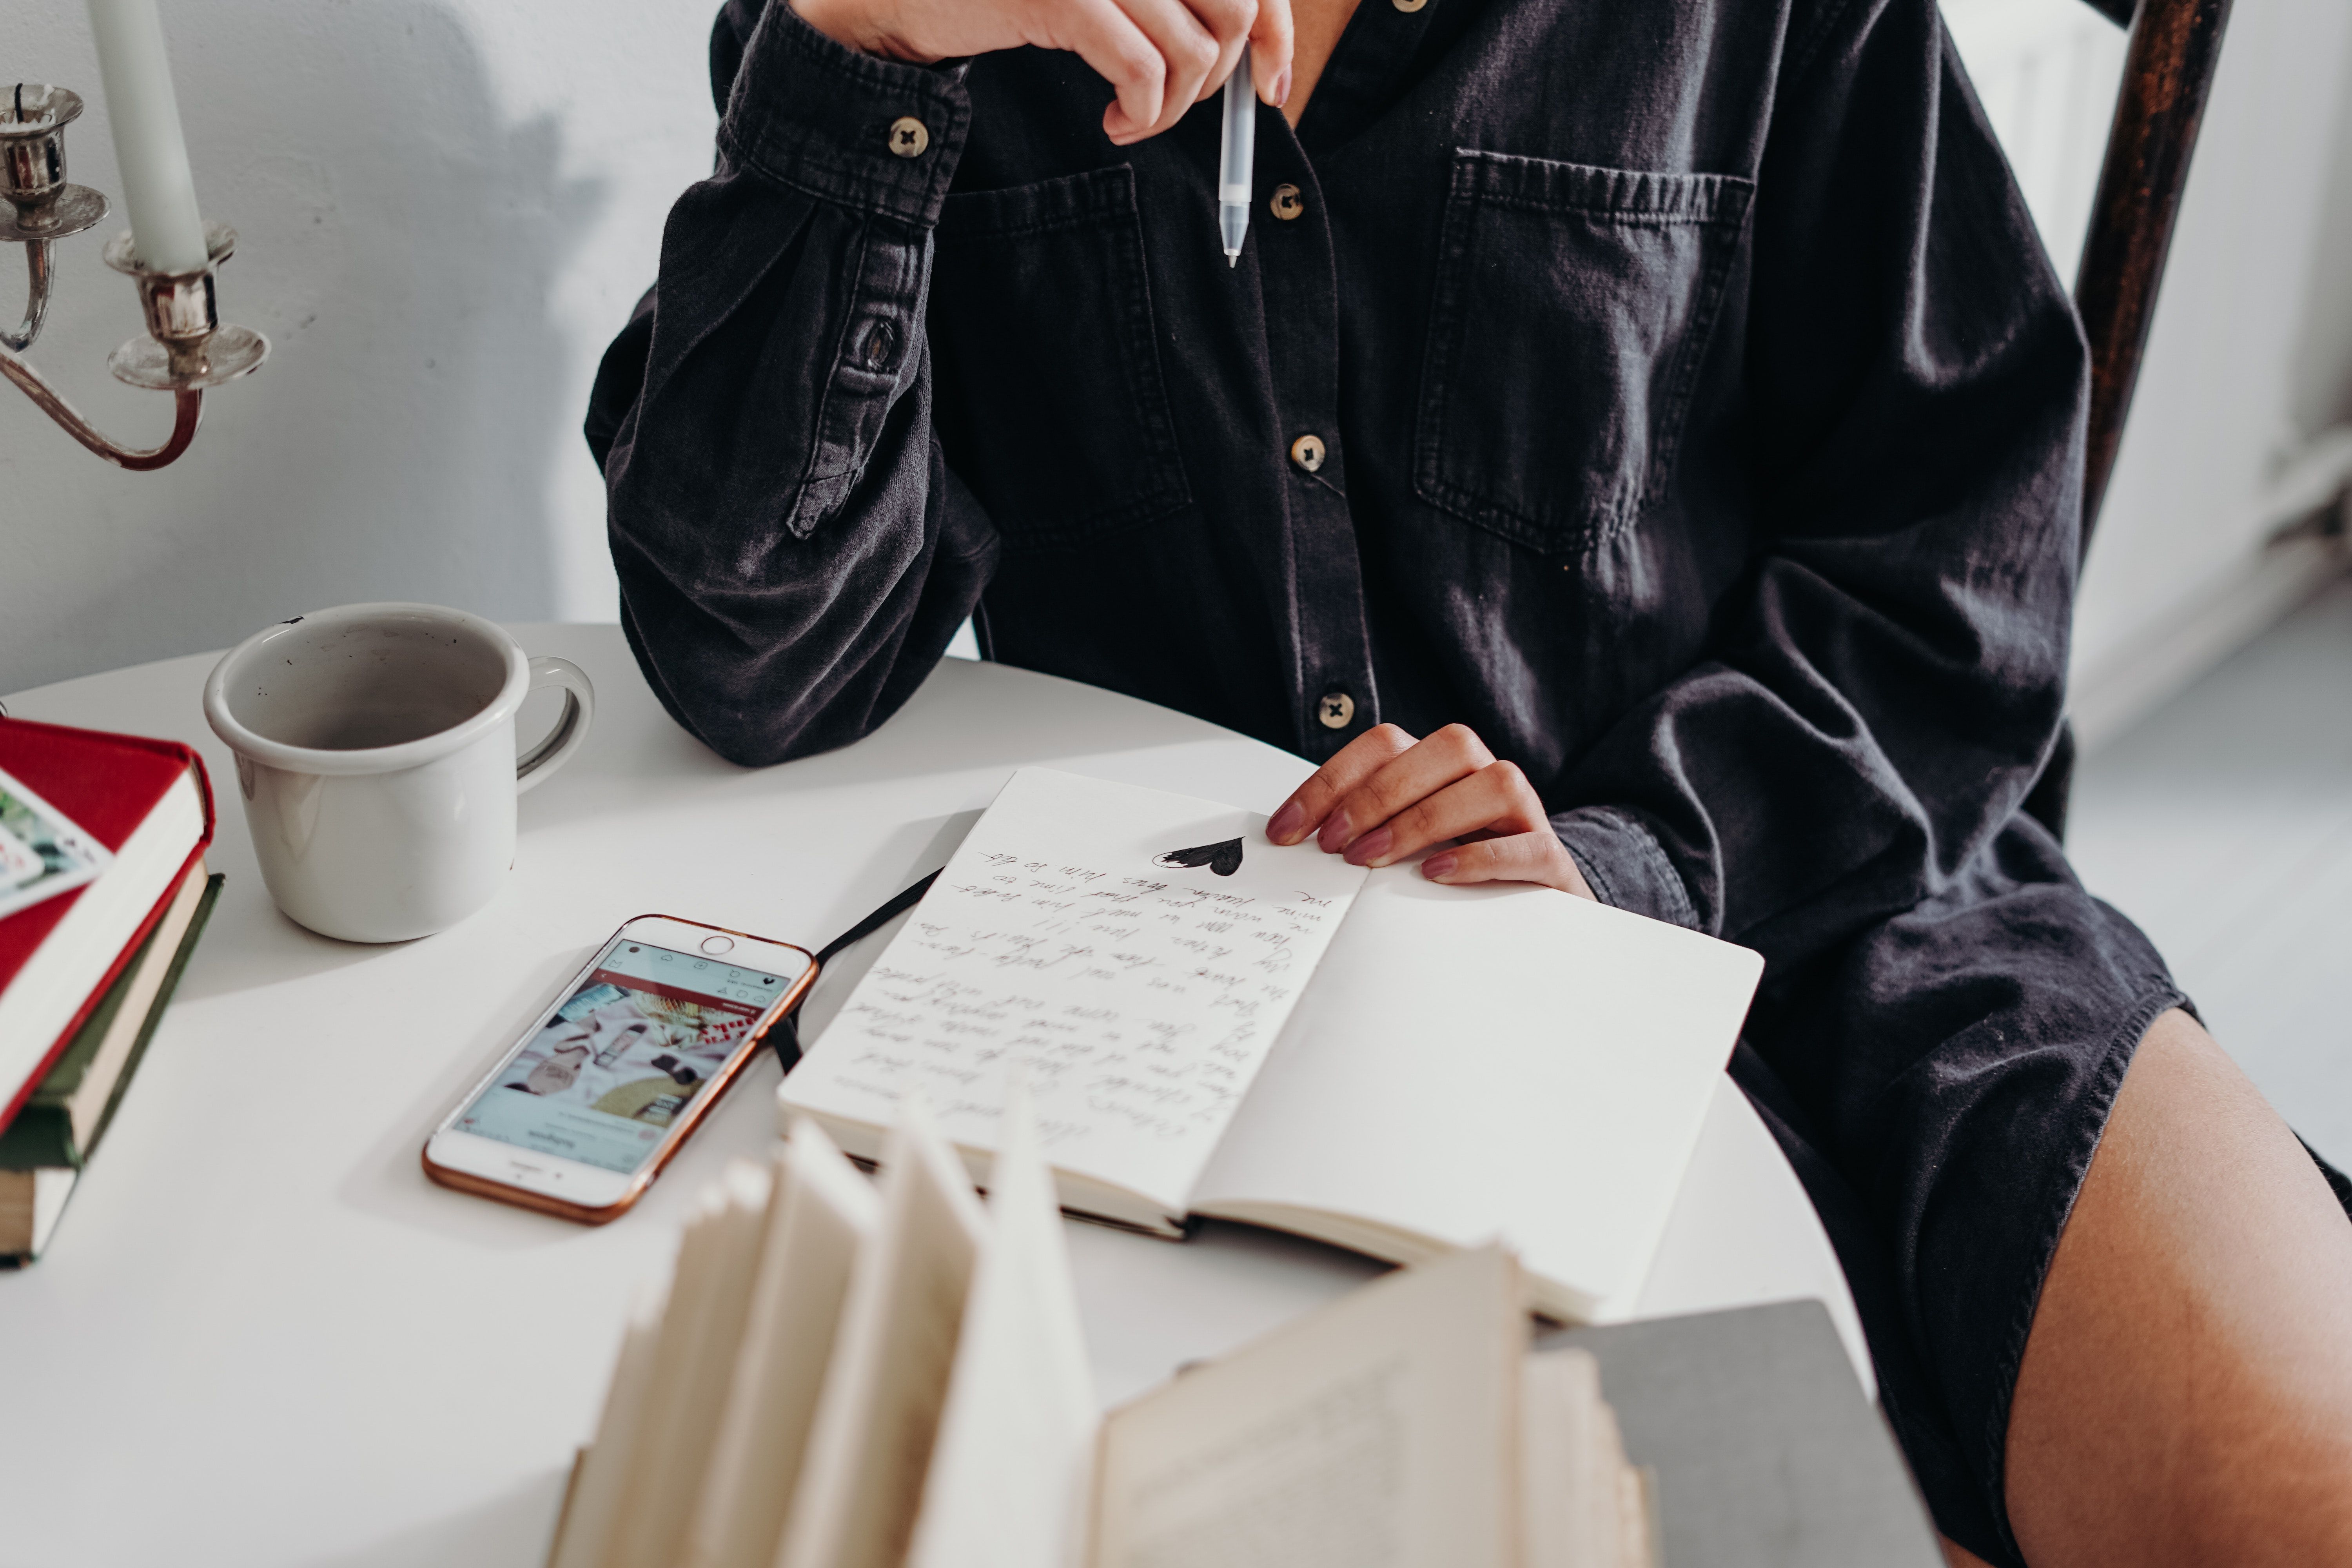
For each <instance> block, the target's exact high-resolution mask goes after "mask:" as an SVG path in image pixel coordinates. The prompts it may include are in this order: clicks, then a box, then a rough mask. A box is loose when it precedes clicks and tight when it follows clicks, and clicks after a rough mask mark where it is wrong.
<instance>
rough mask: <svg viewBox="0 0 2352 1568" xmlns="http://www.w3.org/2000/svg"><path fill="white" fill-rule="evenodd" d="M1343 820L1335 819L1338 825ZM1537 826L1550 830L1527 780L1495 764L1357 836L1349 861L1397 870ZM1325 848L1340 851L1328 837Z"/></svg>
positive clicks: (1349, 849) (1348, 848) (1509, 766)
mask: <svg viewBox="0 0 2352 1568" xmlns="http://www.w3.org/2000/svg"><path fill="white" fill-rule="evenodd" d="M1350 798H1351V799H1352V798H1353V797H1350ZM1342 809H1343V810H1344V809H1345V807H1343V808H1342ZM1332 816H1333V818H1334V820H1337V818H1338V816H1339V813H1338V812H1334V813H1333V814H1332ZM1538 825H1541V826H1546V827H1549V826H1550V824H1549V822H1547V821H1545V818H1544V813H1543V802H1542V801H1541V800H1539V799H1538V798H1537V795H1536V792H1535V789H1534V786H1532V785H1531V784H1528V781H1527V775H1526V774H1524V773H1520V772H1519V770H1518V769H1517V768H1516V767H1514V766H1513V765H1512V764H1510V763H1494V764H1493V765H1491V766H1489V767H1484V768H1481V769H1479V770H1478V771H1477V772H1475V773H1470V774H1468V775H1467V776H1465V777H1464V778H1463V779H1462V780H1461V781H1460V782H1459V783H1456V784H1448V785H1446V786H1445V787H1444V788H1443V789H1440V790H1437V791H1435V792H1433V793H1432V794H1429V795H1423V797H1422V798H1420V799H1419V800H1416V801H1414V802H1412V804H1411V805H1407V806H1405V807H1404V808H1403V809H1402V810H1401V811H1398V812H1397V813H1395V814H1394V815H1393V816H1390V817H1389V818H1388V819H1387V820H1386V821H1384V822H1380V823H1379V824H1378V825H1377V826H1372V827H1370V828H1368V829H1367V830H1366V831H1364V832H1363V833H1361V834H1360V835H1358V836H1357V837H1355V838H1354V839H1352V840H1350V841H1349V842H1348V844H1347V846H1346V851H1347V858H1348V863H1349V865H1351V866H1392V865H1394V864H1395V863H1396V862H1398V861H1399V860H1402V859H1404V858H1407V857H1408V856H1412V855H1418V854H1420V853H1421V852H1422V851H1423V850H1424V849H1426V848H1428V847H1430V846H1431V845H1433V844H1443V843H1444V842H1445V841H1446V840H1447V839H1449V838H1459V837H1463V836H1464V835H1465V834H1469V833H1486V834H1494V835H1496V836H1506V835H1509V834H1514V833H1528V832H1532V831H1533V830H1534V829H1535V828H1536V827H1537V826H1538ZM1322 844H1323V847H1324V848H1326V849H1331V848H1335V847H1338V846H1335V845H1334V844H1333V843H1332V841H1331V838H1330V837H1329V836H1328V834H1327V835H1326V836H1325V837H1324V838H1323V840H1322Z"/></svg>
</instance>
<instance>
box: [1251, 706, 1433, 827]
mask: <svg viewBox="0 0 2352 1568" xmlns="http://www.w3.org/2000/svg"><path fill="white" fill-rule="evenodd" d="M1410 750H1412V736H1411V735H1408V734H1406V733H1405V732H1404V731H1402V730H1400V729H1398V728H1397V727H1396V726H1395V725H1394V724H1376V725H1374V726H1373V727H1372V728H1371V729H1370V730H1367V731H1364V732H1363V733H1362V734H1360V735H1359V736H1357V737H1356V738H1355V739H1354V740H1352V741H1350V742H1348V743H1347V744H1346V745H1345V746H1343V747H1341V748H1340V749H1339V755H1337V756H1335V757H1333V758H1332V759H1331V760H1330V761H1329V762H1328V763H1324V764H1323V765H1322V766H1321V767H1319V768H1317V769H1316V770H1315V772H1314V773H1311V774H1309V775H1308V777H1307V782H1306V783H1305V784H1300V785H1299V786H1298V787H1297V789H1295V790H1293V791H1291V792H1290V798H1289V799H1288V800H1286V801H1284V802H1283V803H1282V805H1281V806H1280V807H1279V808H1277V809H1276V812H1275V814H1274V816H1271V817H1269V818H1268V819H1267V820H1266V825H1265V836H1266V837H1268V838H1269V839H1271V840H1273V841H1274V842H1275V843H1276V844H1296V843H1297V842H1298V841H1299V840H1300V839H1302V838H1304V837H1307V835H1308V834H1310V833H1312V832H1314V831H1315V830H1316V829H1317V828H1318V827H1320V826H1323V821H1324V818H1326V817H1328V816H1330V815H1331V808H1332V807H1333V806H1335V805H1339V800H1340V797H1341V796H1343V795H1346V794H1347V793H1348V792H1349V790H1351V789H1354V788H1355V787H1356V786H1357V785H1358V784H1361V783H1362V782H1363V781H1364V780H1366V779H1368V778H1370V777H1371V776H1372V774H1373V773H1377V772H1379V771H1380V770H1381V768H1382V767H1384V766H1385V765H1387V763H1389V762H1390V760H1391V759H1392V758H1395V757H1399V756H1402V755H1403V754H1404V753H1405V752H1408V751H1410Z"/></svg>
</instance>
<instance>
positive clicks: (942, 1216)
mask: <svg viewBox="0 0 2352 1568" xmlns="http://www.w3.org/2000/svg"><path fill="white" fill-rule="evenodd" d="M882 1205H883V1213H882V1229H881V1231H880V1233H879V1234H878V1235H877V1237H875V1239H874V1241H873V1242H872V1244H871V1245H869V1246H867V1247H865V1248H864V1249H863V1250H862V1251H861V1252H860V1253H859V1255H858V1259H857V1267H856V1271H855V1273H854V1274H853V1275H852V1276H851V1279H850V1284H849V1298H848V1300H846V1301H845V1303H844V1304H843V1307H842V1317H841V1329H840V1331H839V1335H838V1338H837V1340H836V1342H835V1347H834V1353H833V1364H832V1365H831V1366H830V1367H828V1368H827V1369H826V1372H825V1378H824V1393H823V1394H821V1395H819V1397H818V1401H817V1413H816V1426H815V1428H814V1431H813V1432H812V1433H811V1434H810V1436H809V1445H808V1458H807V1460H806V1462H805V1463H804V1464H803V1466H802V1468H801V1477H800V1484H799V1486H798V1487H797V1488H795V1489H794V1491H793V1506H792V1518H791V1519H790V1521H788V1522H787V1523H786V1525H785V1527H784V1547H783V1551H782V1554H781V1555H780V1556H779V1557H778V1558H777V1560H776V1561H777V1564H778V1568H899V1564H900V1563H903V1562H904V1561H905V1559H906V1554H907V1544H908V1537H909V1536H910V1535H911V1534H912V1533H913V1531H914V1528H915V1515H916V1510H917V1509H918V1507H919V1504H920V1502H921V1500H922V1492H923V1477H924V1475H925V1473H926V1472H927V1471H928V1470H929V1468H930V1460H931V1445H932V1442H933V1440H934V1439H935V1438H936V1436H938V1432H939V1420H940V1406H941V1405H943V1404H944V1403H945V1402H946V1400H947V1393H948V1379H949V1376H950V1370H951V1368H952V1367H953V1365H954V1363H955V1356H956V1342H957V1341H958V1339H959V1338H960V1337H961V1331H962V1326H963V1310H964V1298H965V1295H966V1293H967V1292H968V1291H969V1289H971V1274H972V1268H973V1266H974V1265H975V1264H976V1263H977V1262H978V1260H979V1257H980V1252H981V1247H982V1242H983V1239H984V1237H985V1236H986V1234H987V1221H986V1218H985V1217H984V1216H983V1215H982V1212H981V1207H980V1200H979V1199H978V1198H977V1197H975V1196H973V1195H972V1190H971V1180H970V1178H969V1177H967V1176H966V1175H965V1173H964V1169H963V1166H962V1164H961V1163H960V1162H959V1161H958V1160H957V1159H956V1157H955V1155H954V1153H953V1152H951V1151H950V1150H949V1148H948V1147H947V1145H946V1143H945V1142H943V1141H942V1140H941V1139H940V1134H939V1129H938V1127H937V1126H936V1124H935V1123H934V1122H933V1121H932V1119H931V1116H930V1114H929V1111H928V1110H925V1109H924V1106H923V1103H922V1100H920V1099H919V1097H916V1096H909V1097H908V1100H907V1101H906V1103H905V1105H904V1107H903V1108H902V1110H901V1111H900V1115H899V1118H898V1127H897V1129H896V1130H895V1131H893V1132H892V1133H891V1135H890V1142H889V1145H888V1150H887V1155H886V1157H885V1163H884V1168H883V1173H882Z"/></svg>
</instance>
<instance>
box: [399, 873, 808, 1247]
mask: <svg viewBox="0 0 2352 1568" xmlns="http://www.w3.org/2000/svg"><path fill="white" fill-rule="evenodd" d="M638 921H672V922H673V923H675V924H677V925H682V926H693V927H695V928H697V929H698V930H701V931H710V932H713V933H716V934H718V935H721V936H730V937H736V938H740V940H742V941H745V942H757V943H758V944H759V945H761V947H780V948H782V949H784V950H786V951H787V952H797V953H799V954H800V955H801V956H802V957H803V959H806V960H807V961H808V966H807V967H806V968H804V969H803V970H802V971H801V973H800V976H799V978H798V979H796V980H794V981H793V983H792V984H790V985H788V986H786V987H785V988H784V994H782V996H779V997H778V998H777V999H776V1000H775V1002H774V1003H773V1004H772V1005H771V1006H770V1007H769V1008H768V1010H767V1011H766V1012H765V1013H763V1014H761V1017H760V1021H759V1023H758V1024H757V1025H756V1026H754V1027H753V1028H752V1029H751V1033H750V1034H749V1035H748V1036H746V1037H745V1040H744V1045H743V1048H742V1049H741V1050H739V1051H737V1052H735V1053H734V1054H733V1055H732V1056H731V1057H730V1058H729V1059H728V1064H727V1066H726V1068H724V1069H723V1070H722V1071H721V1072H720V1073H719V1075H718V1076H717V1077H715V1078H713V1079H712V1080H711V1082H710V1087H709V1089H708V1090H707V1091H705V1092H704V1093H701V1094H698V1095H696V1096H695V1097H694V1099H693V1100H692V1101H691V1102H690V1103H689V1104H688V1107H687V1111H686V1114H685V1115H684V1116H682V1117H680V1118H679V1119H678V1121H677V1124H676V1125H675V1126H673V1127H672V1128H671V1129H670V1131H669V1135H668V1136H667V1138H665V1139H663V1141H662V1142H661V1144H660V1146H659V1147H658V1148H656V1150H655V1151H654V1154H653V1158H652V1159H650V1160H648V1161H646V1163H645V1164H644V1166H643V1167H641V1168H640V1169H639V1170H638V1172H637V1173H636V1174H635V1177H633V1178H632V1179H631V1181H630V1183H629V1184H628V1186H627V1188H626V1189H625V1190H624V1191H623V1192H622V1194H621V1195H620V1196H619V1197H618V1198H615V1199H614V1201H613V1202H611V1203H609V1204H605V1205H588V1204H576V1203H572V1202H570V1201H568V1200H567V1199H563V1198H559V1197H556V1196H554V1195H553V1194H549V1193H537V1192H533V1191H531V1190H530V1188H528V1187H519V1186H515V1185H513V1184H510V1183H506V1182H500V1181H497V1180H494V1179H492V1178H491V1177H488V1176H484V1175H478V1174H477V1173H474V1172H472V1171H461V1170H458V1169H457V1168H456V1167H454V1166H450V1165H443V1164H439V1163H436V1161H435V1160H434V1158H433V1140H434V1139H436V1138H438V1137H439V1136H440V1135H441V1134H442V1133H444V1132H448V1131H456V1129H455V1128H454V1127H453V1126H452V1125H451V1123H452V1122H453V1121H455V1119H456V1118H457V1116H458V1115H459V1114H460V1113H461V1112H462V1111H463V1110H465V1108H466V1107H467V1106H468V1105H471V1104H472V1103H473V1102H474V1101H475V1100H476V1099H478V1097H479V1096H480V1095H481V1094H482V1092H483V1090H484V1089H485V1088H486V1087H487V1086H488V1084H489V1082H490V1081H491V1080H492V1079H496V1078H497V1077H498V1075H499V1073H500V1072H502V1071H504V1070H505V1068H506V1065H507V1064H508V1063H509V1062H510V1061H512V1060H513V1059H514V1058H515V1054H516V1052H518V1051H520V1049H521V1048H522V1047H523V1046H524V1045H525V1044H526V1043H528V1042H529V1040H530V1038H531V1033H530V1032H527V1033H525V1034H523V1035H522V1036H520V1037H518V1038H516V1039H514V1040H511V1041H509V1043H508V1045H507V1046H506V1047H505V1048H504V1049H503V1050H501V1051H500V1052H499V1059H498V1061H497V1062H496V1063H495V1064H494V1065H493V1066H492V1067H491V1068H490V1069H489V1071H488V1072H487V1073H484V1074H483V1075H481V1076H480V1077H478V1078H477V1079H473V1080H472V1082H470V1083H469V1084H468V1085H467V1088H466V1091H465V1093H464V1094H462V1095H460V1096H459V1097H458V1099H457V1104H456V1105H455V1106H453V1107H452V1108H451V1109H450V1110H448V1111H446V1112H445V1113H444V1114H443V1116H442V1117H441V1119H440V1120H439V1121H436V1122H435V1123H434V1124H433V1131H430V1132H427V1133H426V1134H425V1143H424V1146H423V1147H422V1148H420V1149H418V1150H417V1152H416V1157H417V1161H418V1163H420V1164H422V1165H423V1166H424V1167H425V1179H426V1180H427V1181H430V1182H432V1183H434V1184H436V1185H439V1186H444V1187H447V1188H448V1189H450V1190H451V1191H452V1192H459V1193H467V1194H472V1195H473V1196H475V1197H478V1198H488V1199H491V1200H492V1201H494V1202H497V1203H502V1204H510V1205H513V1206H514V1207H516V1208H525V1209H531V1210H533V1211H535V1212H537V1213H540V1214H545V1215H554V1216H555V1217H556V1218H558V1219H568V1220H572V1221H573V1222H575V1223H577V1224H580V1225H609V1224H610V1223H612V1222H613V1221H614V1220H616V1219H618V1218H620V1217H621V1216H622V1215H625V1214H626V1213H628V1212H629V1210H630V1209H632V1208H634V1207H635V1206H636V1202H637V1200H638V1199H639V1198H641V1197H643V1196H645V1194H646V1188H648V1187H650V1186H652V1185H653V1184H654V1181H655V1178H656V1177H658V1176H659V1175H660V1174H661V1173H662V1172H663V1171H665V1170H667V1169H668V1167H669V1163H670V1161H671V1160H672V1159H674V1158H675V1157H676V1156H677V1152H678V1151H679V1150H680V1149H683V1148H685V1147H686V1141H687V1140H688V1138H691V1137H693V1136H694V1132H695V1129H697V1128H698V1127H700V1126H701V1125H702V1121H703V1118H705V1117H706V1116H708V1115H709V1114H710V1112H711V1110H712V1109H713V1108H714V1107H716V1106H717V1105H718V1104H719V1101H720V1100H723V1099H725V1098H726V1095H727V1091H728V1090H729V1089H732V1088H733V1087H734V1085H735V1080H736V1079H738V1078H740V1077H741V1076H742V1072H743V1069H744V1068H747V1067H749V1066H750V1065H751V1063H752V1062H753V1061H754V1060H756V1059H757V1058H758V1057H759V1055H760V1048H761V1047H762V1046H764V1045H766V1044H767V1040H768V1031H769V1030H771V1029H772V1028H774V1027H775V1026H776V1023H777V1021H778V1020H779V1019H781V1018H782V1017H783V1016H785V1015H786V1014H788V1013H790V1012H791V1011H792V1010H793V1008H794V1007H795V1006H797V1005H799V1004H800V1000H801V998H802V997H803V995H805V994H807V992H808V988H809V987H810V986H811V985H813V984H815V983H816V974H817V967H818V966H817V960H816V954H814V953H813V952H810V951H809V950H808V949H807V948H804V947H803V946H801V945H800V944H799V943H797V942H778V941H776V940H775V939H774V938H772V937H764V936H754V935H753V934H752V933H751V932H750V931H736V930H734V929H733V928H732V927H730V926H716V925H712V924H710V923H709V922H708V921H690V920H685V919H682V918H681V917H679V916H677V915H665V914H653V913H647V914H642V915H631V916H630V917H629V918H628V919H627V920H625V921H622V922H621V923H620V924H619V925H618V926H616V927H614V930H613V933H612V934H611V935H610V936H607V937H606V938H605V939H604V941H603V942H598V943H597V944H596V947H595V951H594V952H592V953H591V954H590V955H589V958H588V962H587V963H584V964H583V965H581V966H580V968H579V969H577V970H575V971H574V972H573V973H572V975H571V976H570V977H569V978H567V979H566V980H565V981H564V982H563V983H562V985H561V986H559V987H558V988H557V990H556V993H555V1000H554V1001H553V1002H552V1003H551V1004H549V1005H548V1006H546V1007H544V1008H541V1010H540V1012H539V1013H538V1015H537V1020H538V1021H537V1022H536V1023H535V1024H534V1025H533V1026H532V1031H531V1032H536V1030H537V1029H539V1028H543V1027H545V1026H546V1020H547V1017H548V1016H549V1015H550V1014H551V1012H553V1010H554V1009H555V1008H556V1007H560V1006H562V1005H563V1002H564V999H565V998H566V997H568V996H570V995H571V994H572V993H573V991H574V990H576V989H577V988H578V986H579V984H580V983H581V982H582V981H583V980H585V979H587V977H588V976H589V975H590V974H593V973H595V969H596V965H597V963H598V961H600V960H601V959H603V958H604V955H605V954H606V953H607V952H611V951H612V949H613V945H614V943H615V942H619V941H620V940H621V937H622V934H623V933H624V932H625V931H627V930H628V929H629V928H630V927H631V926H633V925H635V924H636V923H637V922H638ZM474 1136H478V1134H475V1135H474ZM483 1142H494V1140H489V1139H484V1140H483ZM571 1163H581V1162H577V1161H575V1162H571ZM592 1168H593V1167H592Z"/></svg>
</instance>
